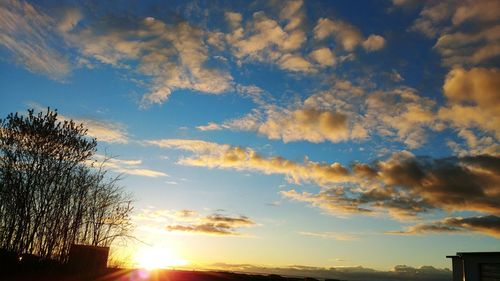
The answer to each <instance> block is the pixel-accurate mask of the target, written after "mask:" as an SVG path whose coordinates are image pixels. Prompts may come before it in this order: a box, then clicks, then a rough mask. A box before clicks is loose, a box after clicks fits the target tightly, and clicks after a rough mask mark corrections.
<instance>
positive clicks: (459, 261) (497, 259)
mask: <svg viewBox="0 0 500 281" xmlns="http://www.w3.org/2000/svg"><path fill="white" fill-rule="evenodd" d="M446 257H447V258H451V262H452V266H453V281H500V252H469V253H460V252H459V253H457V254H456V255H454V256H446Z"/></svg>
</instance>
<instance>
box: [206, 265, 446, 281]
mask: <svg viewBox="0 0 500 281" xmlns="http://www.w3.org/2000/svg"><path fill="white" fill-rule="evenodd" d="M207 269H210V270H224V271H233V272H249V273H257V274H263V273H264V274H279V275H282V276H301V277H313V278H319V279H325V280H327V279H332V278H333V279H339V280H373V281H386V280H392V281H417V280H419V281H445V280H450V278H451V276H452V272H451V271H450V270H449V269H445V268H444V269H439V268H435V267H433V266H421V267H418V268H417V267H411V266H407V265H396V266H394V268H393V269H392V270H388V271H379V270H375V269H371V268H366V267H362V266H338V267H330V268H324V267H314V266H284V267H263V266H258V265H251V264H227V263H215V264H212V265H211V266H209V267H208V268H207Z"/></svg>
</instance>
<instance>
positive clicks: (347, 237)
mask: <svg viewBox="0 0 500 281" xmlns="http://www.w3.org/2000/svg"><path fill="white" fill-rule="evenodd" d="M299 234H300V235H304V236H311V237H319V238H324V239H332V240H339V241H353V240H358V239H359V237H357V236H356V235H352V234H344V233H336V232H311V231H299Z"/></svg>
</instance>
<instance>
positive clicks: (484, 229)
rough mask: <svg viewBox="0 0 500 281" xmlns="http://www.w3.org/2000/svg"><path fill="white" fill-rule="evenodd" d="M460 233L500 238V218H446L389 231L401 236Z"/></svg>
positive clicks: (491, 216)
mask: <svg viewBox="0 0 500 281" xmlns="http://www.w3.org/2000/svg"><path fill="white" fill-rule="evenodd" d="M460 232H476V233H482V234H485V235H489V236H492V237H496V238H500V217H498V216H493V215H490V216H477V217H466V218H463V217H454V218H444V219H442V220H439V221H433V222H430V223H422V224H417V225H414V226H410V227H408V228H407V229H406V230H401V231H389V232H387V233H390V234H400V235H416V234H429V233H460Z"/></svg>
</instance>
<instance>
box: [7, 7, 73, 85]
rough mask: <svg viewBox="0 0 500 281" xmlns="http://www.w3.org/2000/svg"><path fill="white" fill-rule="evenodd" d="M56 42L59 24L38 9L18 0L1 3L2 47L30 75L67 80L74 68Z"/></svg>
mask: <svg viewBox="0 0 500 281" xmlns="http://www.w3.org/2000/svg"><path fill="white" fill-rule="evenodd" d="M56 39H57V33H56V26H55V21H54V20H53V19H52V18H51V17H50V16H48V15H47V14H45V13H43V12H42V11H40V10H39V9H38V8H37V7H35V6H33V5H31V4H29V3H27V2H25V1H17V0H6V1H2V2H1V3H0V46H3V47H5V48H6V49H7V50H9V52H10V53H11V54H12V57H13V59H14V61H15V62H17V63H18V64H20V65H22V66H24V67H25V68H26V69H28V70H29V71H31V72H34V73H40V74H43V75H46V76H48V77H50V78H52V79H55V80H64V78H65V77H66V76H67V75H68V74H69V72H70V70H71V67H70V63H69V61H68V59H67V58H66V57H65V56H64V55H62V54H61V53H60V52H59V51H58V48H57V46H58V44H57V43H55V41H56Z"/></svg>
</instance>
